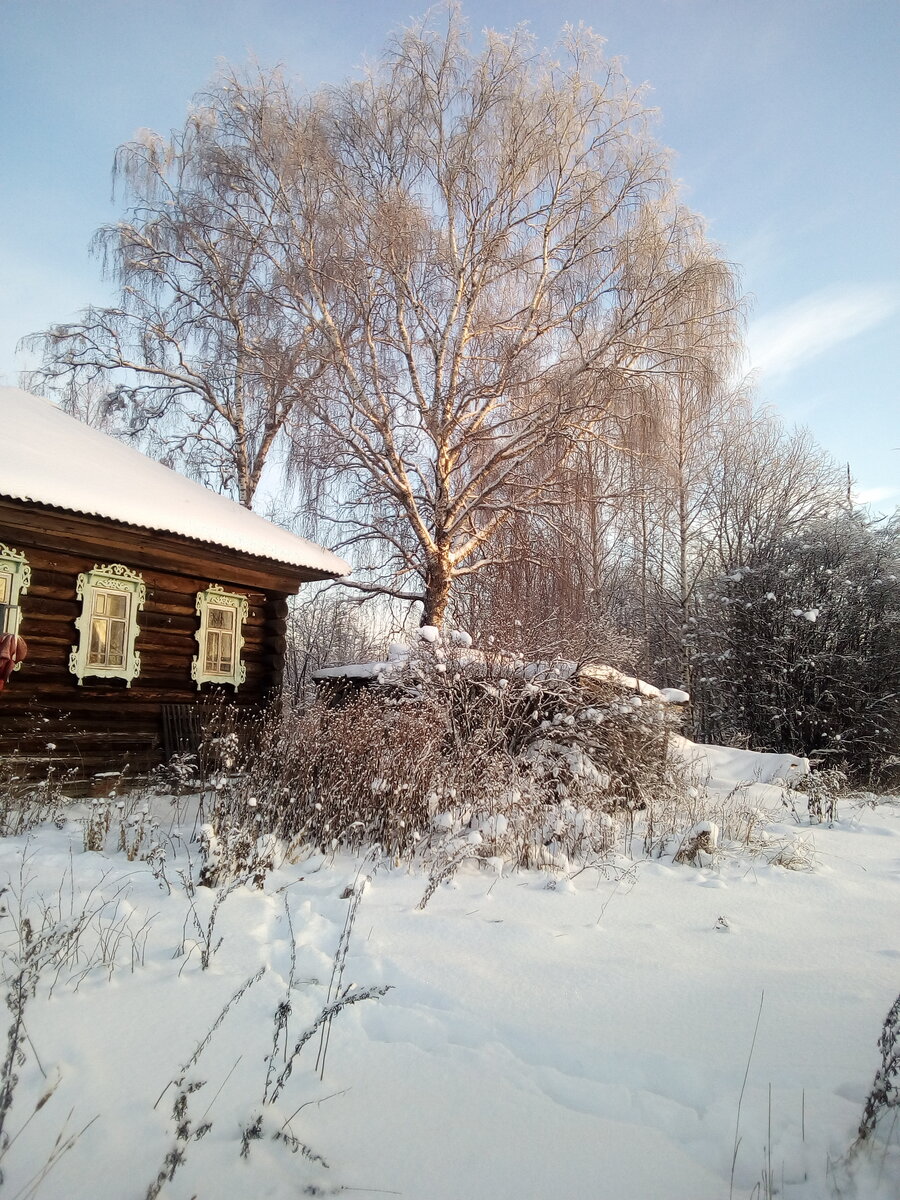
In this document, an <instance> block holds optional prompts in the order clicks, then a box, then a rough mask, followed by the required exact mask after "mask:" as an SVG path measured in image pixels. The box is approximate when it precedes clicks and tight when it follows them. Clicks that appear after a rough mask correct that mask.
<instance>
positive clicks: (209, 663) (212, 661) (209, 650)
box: [206, 629, 219, 671]
mask: <svg viewBox="0 0 900 1200" xmlns="http://www.w3.org/2000/svg"><path fill="white" fill-rule="evenodd" d="M218 661H219V635H218V633H217V632H216V631H215V630H214V629H209V630H207V633H206V670H207V671H217V670H218V666H217V663H218Z"/></svg>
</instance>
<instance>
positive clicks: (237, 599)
mask: <svg viewBox="0 0 900 1200" xmlns="http://www.w3.org/2000/svg"><path fill="white" fill-rule="evenodd" d="M196 610H197V615H198V616H199V617H200V628H199V629H198V630H197V632H196V633H195V634H194V637H195V638H196V639H197V645H198V647H199V653H198V654H195V655H194V660H193V662H192V664H191V678H192V679H194V680H196V682H197V687H198V688H199V687H200V686H201V685H202V684H204V683H230V684H231V686H232V687H233V688H234V690H235V691H237V689H238V688H239V687H240V685H241V684H242V683H243V682H244V680H245V679H246V678H247V668H246V666H245V665H244V663H242V662H241V647H242V646H243V645H244V639H243V638H242V637H241V625H242V624H243V623H244V621H246V619H247V614H248V612H249V606H248V604H247V597H246V596H240V595H237V594H236V593H234V592H226V591H224V590H223V589H222V588H221V587H219V586H218V584H215V583H211V584H210V585H209V587H208V588H207V589H206V591H205V592H198V593H197V604H196Z"/></svg>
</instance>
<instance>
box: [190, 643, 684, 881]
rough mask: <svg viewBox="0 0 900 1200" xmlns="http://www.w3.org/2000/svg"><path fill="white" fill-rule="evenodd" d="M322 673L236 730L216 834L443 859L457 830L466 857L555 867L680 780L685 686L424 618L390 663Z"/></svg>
mask: <svg viewBox="0 0 900 1200" xmlns="http://www.w3.org/2000/svg"><path fill="white" fill-rule="evenodd" d="M321 677H322V678H323V681H324V683H325V688H323V689H322V690H321V692H320V695H319V696H318V697H316V698H315V700H314V701H313V702H312V703H311V704H310V705H308V706H306V707H305V708H302V709H294V708H287V709H284V710H280V711H279V712H277V713H274V714H271V715H270V716H269V717H268V718H267V719H266V720H265V721H264V722H263V723H262V724H261V726H260V728H259V729H258V730H257V731H256V735H255V738H250V739H248V738H246V737H244V738H240V739H238V741H239V742H240V743H241V744H242V745H243V749H240V750H239V751H236V752H235V753H236V758H235V761H234V765H233V767H232V768H231V769H230V770H229V771H224V770H223V771H221V772H220V773H219V776H218V786H217V789H216V795H215V800H214V802H213V805H212V811H211V812H210V813H208V818H209V821H210V825H211V828H212V829H213V830H214V831H215V836H216V837H217V838H218V839H219V842H222V841H223V839H226V840H227V839H228V838H231V839H232V840H234V839H235V838H237V837H238V834H237V833H236V832H235V831H238V830H244V831H246V837H247V838H250V837H251V836H252V838H253V839H255V838H258V837H259V836H261V835H264V834H274V835H276V836H277V837H278V838H280V839H281V840H282V841H283V842H285V843H287V844H288V845H290V846H293V847H294V848H297V849H299V848H300V847H301V846H310V847H316V848H318V849H321V850H325V851H329V850H332V849H337V848H338V847H346V848H350V849H359V848H362V847H369V846H377V847H378V848H379V849H380V851H381V852H382V853H383V854H384V855H385V856H387V857H389V858H391V859H393V860H400V859H405V860H409V859H411V858H413V857H425V858H428V859H429V860H432V859H433V860H435V861H436V858H435V856H437V858H443V857H446V855H447V854H448V853H451V856H455V855H456V854H457V851H458V849H459V848H460V847H459V846H457V845H456V842H455V841H454V839H457V838H460V837H462V838H471V839H473V840H472V841H471V842H465V844H466V845H469V846H472V847H474V848H473V849H469V850H467V851H466V852H465V856H467V857H477V858H480V859H487V858H502V859H503V860H504V861H506V862H510V863H512V864H515V865H520V866H547V867H559V866H560V864H566V863H568V862H570V861H579V862H583V861H585V860H586V859H596V858H597V857H598V856H601V855H603V854H606V853H608V852H609V851H610V850H611V848H612V846H613V844H614V842H615V835H614V831H615V830H616V829H618V828H620V827H621V824H622V822H621V820H620V818H624V825H625V826H628V825H629V823H630V821H631V820H632V819H633V815H634V813H635V812H637V811H639V810H642V809H644V808H646V807H647V806H648V805H650V804H651V803H652V802H654V800H655V798H656V796H657V795H658V794H659V793H660V791H661V790H666V789H671V788H673V787H675V786H677V783H676V779H675V776H676V775H677V774H678V773H677V771H676V770H675V768H674V767H673V766H672V764H671V763H670V761H669V758H668V755H667V746H668V740H669V737H670V733H671V731H672V729H673V728H674V727H675V726H676V725H677V724H678V720H679V717H678V715H677V709H678V704H679V702H680V701H683V700H684V699H686V696H685V694H684V693H676V692H672V693H668V694H663V693H660V692H658V691H657V690H656V689H655V688H652V687H649V685H646V684H642V683H641V682H640V681H638V680H634V679H629V678H627V677H624V676H621V675H619V674H618V672H616V671H613V670H612V669H610V668H605V667H603V668H592V669H590V670H588V669H578V668H577V667H576V664H574V663H571V662H564V661H554V662H545V663H526V662H524V661H523V660H522V659H521V658H519V657H517V656H516V655H511V654H503V653H501V652H492V653H483V652H480V651H477V650H475V649H474V648H473V647H472V645H471V639H470V638H468V637H467V636H466V635H465V634H462V633H451V634H442V633H441V632H439V631H438V630H437V629H433V628H431V627H427V626H426V627H425V628H423V629H422V630H420V631H418V633H417V635H415V636H414V638H413V639H412V642H411V644H410V645H408V646H405V645H404V646H401V645H395V646H393V647H392V648H391V650H390V651H389V654H388V656H387V658H386V659H385V660H384V661H383V662H378V663H371V664H360V665H358V666H355V667H348V668H343V669H341V670H337V669H335V670H333V671H330V672H322V673H321ZM360 683H362V684H364V685H365V686H359V685H360ZM210 740H211V741H212V742H213V743H221V742H222V741H223V738H222V735H221V734H216V733H214V734H213V735H212V737H211V739H210ZM229 831H230V832H229ZM242 836H243V835H242ZM460 845H462V843H460ZM217 870H218V868H217ZM227 873H228V872H226V874H227ZM219 877H220V876H219V874H217V879H218V878H219Z"/></svg>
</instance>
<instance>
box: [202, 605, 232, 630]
mask: <svg viewBox="0 0 900 1200" xmlns="http://www.w3.org/2000/svg"><path fill="white" fill-rule="evenodd" d="M207 620H208V623H209V627H210V629H232V628H233V627H234V609H233V608H210V610H209V614H208V618H207Z"/></svg>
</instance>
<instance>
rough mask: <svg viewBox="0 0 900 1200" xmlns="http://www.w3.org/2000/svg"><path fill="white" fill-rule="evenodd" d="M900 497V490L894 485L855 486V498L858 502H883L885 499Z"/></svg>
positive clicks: (876, 503)
mask: <svg viewBox="0 0 900 1200" xmlns="http://www.w3.org/2000/svg"><path fill="white" fill-rule="evenodd" d="M896 498H900V491H898V490H897V488H894V487H870V488H859V489H858V490H857V489H856V488H854V490H853V499H854V500H855V501H856V503H857V504H875V505H878V504H883V503H884V502H885V500H894V499H896Z"/></svg>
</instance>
